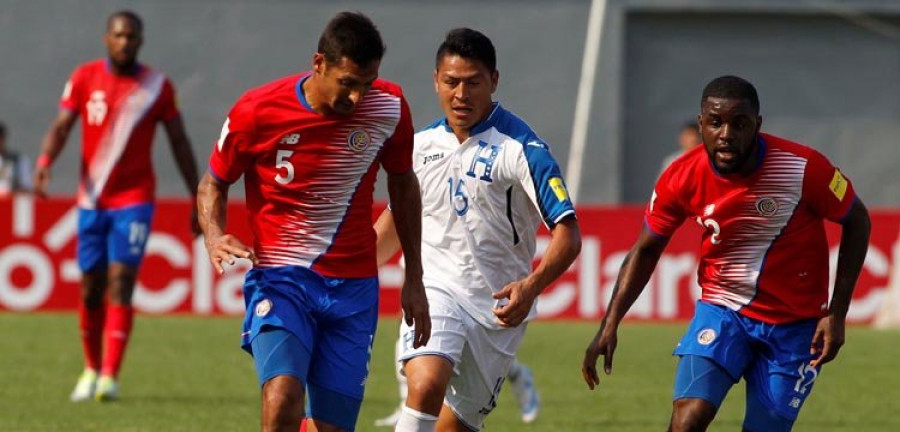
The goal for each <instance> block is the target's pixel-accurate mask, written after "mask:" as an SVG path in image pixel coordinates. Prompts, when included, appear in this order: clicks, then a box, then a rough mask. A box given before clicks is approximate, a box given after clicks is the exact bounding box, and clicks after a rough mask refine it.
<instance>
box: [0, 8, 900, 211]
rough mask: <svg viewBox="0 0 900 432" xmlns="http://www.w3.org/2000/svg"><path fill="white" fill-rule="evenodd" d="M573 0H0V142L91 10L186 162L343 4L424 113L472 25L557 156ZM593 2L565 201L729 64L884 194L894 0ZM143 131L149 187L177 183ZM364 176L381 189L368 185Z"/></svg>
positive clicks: (61, 184)
mask: <svg viewBox="0 0 900 432" xmlns="http://www.w3.org/2000/svg"><path fill="white" fill-rule="evenodd" d="M598 1H599V0H598ZM590 5H591V1H590V0H557V1H534V0H528V1H517V0H499V1H490V2H485V1H480V0H456V1H453V2H441V1H435V0H425V1H409V0H362V1H331V2H315V1H300V0H297V1H287V0H143V1H137V0H131V1H129V0H90V1H87V0H82V1H58V0H2V7H0V52H2V53H3V64H2V67H0V120H2V121H3V122H4V123H6V124H7V126H8V127H9V132H10V137H9V140H8V144H9V146H10V147H13V148H15V149H17V150H19V151H22V152H24V153H27V154H29V155H31V156H32V160H34V157H35V156H37V153H38V151H39V143H40V140H41V137H42V135H43V133H44V131H45V130H46V128H47V127H48V125H49V124H50V121H51V120H52V118H53V116H54V115H55V111H56V106H57V100H58V98H59V95H60V93H61V91H62V88H63V84H64V82H65V80H66V77H67V76H68V74H69V73H70V72H71V71H72V69H73V68H74V67H75V66H76V65H77V64H79V63H81V62H84V61H86V60H88V59H92V58H97V57H101V56H103V55H104V48H103V45H102V40H101V36H102V32H103V29H104V25H105V19H106V17H107V15H108V14H109V13H110V12H112V11H114V10H117V9H120V8H131V9H134V10H135V11H137V12H138V13H140V14H141V15H142V16H143V17H144V20H145V24H146V38H145V39H146V40H145V44H144V48H143V50H142V51H141V59H142V60H143V61H145V62H146V63H147V64H149V65H151V66H153V67H155V68H157V69H159V70H161V71H164V72H165V73H167V74H168V75H169V76H170V77H171V78H172V80H173V82H174V84H175V86H176V88H177V89H178V93H179V101H180V104H181V107H182V112H183V113H184V117H185V121H186V125H187V130H188V132H189V135H190V136H191V138H192V140H193V145H194V150H195V153H196V154H197V155H198V157H199V160H200V164H201V168H202V167H205V165H206V163H205V159H206V157H207V156H208V154H209V151H210V148H211V146H212V143H213V142H214V141H215V139H216V138H217V137H218V132H219V130H220V128H221V124H222V121H223V120H224V117H225V114H226V113H227V111H228V109H229V107H230V106H231V105H232V103H233V102H234V101H235V100H236V99H237V98H238V97H239V96H240V95H241V94H242V93H243V92H244V91H245V90H246V89H249V88H251V87H253V86H256V85H259V84H261V83H264V82H266V81H268V80H272V79H275V78H278V77H281V76H284V75H288V74H292V73H296V72H298V71H301V70H304V69H306V68H307V67H308V65H309V59H310V56H311V52H312V51H313V50H314V48H315V42H316V40H317V38H318V34H319V32H320V31H321V29H322V27H323V26H324V23H325V21H326V20H327V19H328V18H329V17H330V16H332V14H334V13H335V12H336V11H339V10H343V9H357V10H361V11H363V12H366V13H368V14H370V15H371V16H372V18H373V19H374V21H375V22H376V23H377V24H378V25H379V26H380V28H381V30H382V32H383V34H384V37H385V41H386V43H387V45H388V52H387V56H386V57H385V60H384V62H383V65H382V70H381V75H382V76H384V77H387V78H390V79H392V80H394V81H396V82H398V83H399V84H401V85H402V86H403V87H404V89H405V93H406V95H407V97H408V99H409V102H410V105H411V107H412V110H413V116H414V119H415V124H416V125H418V126H423V125H425V124H428V123H430V122H431V121H432V120H433V119H434V118H436V117H438V116H439V115H440V110H439V107H438V104H437V102H436V100H435V97H434V94H433V88H432V82H431V74H432V67H433V58H434V51H435V49H436V48H437V45H438V44H439V42H440V41H441V39H442V37H443V35H444V33H445V32H446V31H447V30H448V29H449V28H451V27H454V26H463V25H465V26H471V27H475V28H478V29H482V30H484V31H485V32H486V33H487V34H488V35H489V36H491V37H492V39H493V40H494V43H495V44H496V46H497V49H498V66H499V69H500V77H501V78H500V87H499V90H498V93H497V98H498V99H499V100H501V101H502V102H503V103H504V104H505V105H506V106H507V107H508V108H510V109H512V110H513V111H515V112H516V113H518V114H519V115H520V116H521V117H522V118H524V119H527V120H528V121H529V122H530V123H531V125H532V126H533V127H534V129H535V130H536V131H538V133H539V134H540V135H541V136H542V137H543V138H544V139H545V140H546V141H547V142H548V143H550V145H551V146H552V148H553V151H554V154H555V155H556V157H557V158H558V159H559V160H560V162H561V164H562V165H563V166H566V160H567V159H568V155H569V140H570V139H571V135H572V131H571V128H572V117H573V114H574V109H575V101H576V99H577V87H578V82H579V78H580V73H581V63H582V56H583V51H584V47H585V43H584V42H585V34H586V30H587V18H588V15H589V10H590ZM473 11H477V13H473ZM605 11H606V13H605V16H604V19H603V20H602V30H603V31H602V36H601V41H600V51H599V60H598V61H597V64H596V65H593V66H595V67H594V69H592V73H593V74H595V76H596V79H595V85H594V89H593V90H592V95H593V98H592V100H593V102H592V104H591V110H590V114H589V118H590V122H589V127H588V131H587V148H586V149H585V153H584V157H583V160H582V161H581V162H582V163H584V164H587V166H589V167H590V169H586V170H585V171H584V173H583V177H582V180H583V181H582V184H581V187H580V189H579V190H580V195H579V202H580V203H589V204H599V203H606V204H619V203H638V202H643V201H644V200H646V199H647V197H648V196H649V192H650V185H651V184H652V183H653V181H654V180H655V178H656V175H657V173H658V170H659V166H660V161H661V160H662V159H663V158H664V156H665V155H667V154H668V153H671V152H672V151H674V150H675V142H674V141H675V135H676V133H677V129H678V127H679V125H680V124H681V123H682V122H684V121H685V120H688V119H691V118H693V117H694V116H695V115H696V112H697V105H698V97H699V94H700V92H701V90H702V86H703V85H704V84H705V83H706V82H707V81H708V80H709V79H711V78H713V77H715V76H717V75H719V74H723V73H732V74H739V75H743V76H746V77H748V78H749V79H751V80H753V82H754V83H755V84H756V85H757V87H758V88H759V91H760V94H761V97H762V105H763V113H762V114H763V117H764V128H765V129H766V130H767V131H769V132H773V133H775V134H779V135H782V136H784V137H786V138H790V139H795V140H799V141H801V142H805V143H807V144H809V145H812V146H814V147H816V148H818V149H820V150H822V151H823V152H824V153H825V154H826V155H828V156H829V157H830V158H831V159H832V160H833V161H834V162H836V164H837V165H839V166H841V168H842V169H843V170H844V171H845V172H846V173H847V174H848V175H849V176H850V178H852V179H853V180H854V182H855V184H856V189H857V191H858V192H859V194H860V196H862V197H863V198H864V199H865V200H866V203H867V204H869V205H879V206H898V205H900V171H898V170H896V169H895V168H894V165H895V164H896V162H897V161H898V160H900V146H898V145H897V140H896V137H897V136H900V121H898V120H897V119H900V97H898V95H900V80H897V79H896V77H898V76H900V2H898V1H895V0H842V1H829V0H823V1H808V0H607V1H606V8H605ZM159 135H160V136H158V137H157V141H158V142H157V145H156V146H155V150H154V161H155V165H156V168H157V171H158V181H159V192H160V195H162V196H184V194H185V192H184V186H183V185H182V182H181V179H180V177H179V176H178V175H177V170H176V167H175V164H174V163H173V162H172V157H171V155H170V151H169V146H168V145H166V144H165V142H163V141H164V140H165V139H164V138H163V137H162V136H161V135H163V134H159ZM77 137H78V131H77V130H76V131H75V133H73V136H72V139H70V143H69V145H68V147H67V148H66V149H65V151H64V152H63V154H62V156H61V158H60V160H59V161H58V162H57V163H56V165H55V166H54V182H53V183H52V185H51V192H52V193H55V194H72V193H74V186H72V185H73V184H75V183H76V181H77V179H78V172H77V170H78V167H79V163H78V158H77V149H78V145H79V143H78V138H77ZM235 187H236V188H237V189H240V188H241V187H242V185H240V184H238V185H236V186H235ZM379 193H380V196H382V197H384V196H385V195H384V188H383V187H381V188H380V189H379ZM233 194H234V195H240V190H236V191H234V193H233Z"/></svg>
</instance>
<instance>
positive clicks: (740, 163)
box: [582, 76, 870, 432]
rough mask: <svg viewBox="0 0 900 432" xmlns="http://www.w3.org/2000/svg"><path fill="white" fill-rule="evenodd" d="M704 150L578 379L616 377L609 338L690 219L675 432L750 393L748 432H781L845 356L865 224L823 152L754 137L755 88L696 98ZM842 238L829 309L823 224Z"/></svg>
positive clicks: (740, 83)
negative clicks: (688, 300)
mask: <svg viewBox="0 0 900 432" xmlns="http://www.w3.org/2000/svg"><path fill="white" fill-rule="evenodd" d="M698 120H699V125H700V133H701V135H702V137H703V143H704V145H702V146H698V147H696V148H694V149H693V150H691V151H689V152H688V153H687V154H685V155H684V156H682V157H681V158H679V159H678V160H676V161H675V162H674V163H673V164H672V165H671V166H670V167H669V168H668V169H667V170H666V171H665V172H664V173H663V174H662V176H661V177H660V179H659V180H658V181H657V183H656V187H655V189H654V191H653V195H652V198H651V199H650V203H649V204H648V206H647V209H646V212H645V227H644V230H643V231H642V232H641V234H640V236H639V237H638V240H637V242H636V243H635V245H634V247H633V248H632V249H631V252H630V253H629V254H628V256H627V258H626V259H625V262H624V263H623V264H622V270H621V271H620V272H619V278H618V281H617V283H616V288H615V291H614V293H613V296H612V299H611V300H610V303H609V307H608V309H607V313H606V316H605V317H604V318H603V322H602V323H601V326H600V330H599V331H598V332H597V335H596V336H595V337H594V339H593V340H592V341H591V343H590V344H589V345H588V347H587V351H586V352H585V356H584V363H583V365H582V373H583V375H584V379H585V381H586V382H587V384H588V386H589V387H590V388H591V389H593V388H594V386H596V385H597V384H599V377H598V374H597V370H596V362H597V359H598V357H599V356H601V355H602V356H604V371H605V372H606V373H607V374H609V373H611V371H612V361H613V354H614V352H615V349H616V344H617V330H618V327H619V324H620V323H621V321H622V318H623V317H624V316H625V313H626V312H627V311H628V309H629V308H630V307H631V305H632V304H633V303H634V301H635V300H636V299H637V298H638V296H639V295H640V293H641V291H642V290H643V288H644V286H645V285H646V283H647V281H648V279H649V278H650V276H651V274H652V273H653V269H654V267H655V266H656V263H657V261H658V260H659V257H660V255H661V254H662V251H663V249H664V248H665V247H666V244H667V242H668V239H669V237H670V236H671V235H672V234H673V233H674V232H675V230H676V229H677V228H678V227H679V226H680V225H681V223H682V222H684V221H685V220H686V219H691V220H695V221H696V222H697V223H698V224H699V225H701V226H702V227H703V228H704V229H705V232H704V233H703V238H702V246H701V255H700V265H699V269H698V277H699V282H700V286H701V287H702V290H703V291H702V297H701V299H700V301H699V302H698V303H697V310H696V312H695V315H694V319H693V320H692V322H691V325H690V327H689V328H688V330H687V333H686V334H685V335H684V337H683V338H682V340H681V342H680V343H679V344H678V346H677V347H676V348H675V352H674V354H675V355H677V356H679V357H680V360H679V362H678V367H677V372H676V376H675V386H674V396H673V412H672V418H671V423H670V426H669V428H670V429H669V430H671V431H702V430H706V428H707V427H708V426H709V424H710V423H711V422H712V420H713V418H714V417H715V415H716V411H717V410H718V408H719V405H720V404H721V402H722V400H723V399H724V398H725V395H726V394H727V393H728V391H729V389H730V388H731V386H732V385H733V384H734V383H736V382H737V381H738V380H739V379H740V378H743V379H744V380H745V381H746V382H747V395H746V415H745V417H744V424H743V430H745V431H752V432H757V431H766V432H778V431H789V430H791V428H792V427H793V424H794V421H795V420H796V418H797V415H798V413H799V411H800V408H801V406H802V405H803V402H804V401H805V400H806V398H807V397H808V396H809V394H810V391H811V390H812V386H813V383H814V381H815V380H816V378H817V377H818V376H819V373H820V372H821V369H822V365H823V364H825V363H828V362H829V361H831V360H833V359H834V358H835V356H837V353H838V350H839V349H840V348H841V346H842V345H843V344H844V320H845V317H846V315H847V310H848V308H849V306H850V299H851V297H852V294H853V288H854V286H855V285H856V280H857V277H858V276H859V272H860V269H861V268H862V264H863V260H864V259H865V255H866V251H867V249H868V239H869V231H870V223H869V216H868V213H867V211H866V208H865V206H864V205H863V203H862V201H861V200H860V199H859V197H857V196H856V194H855V192H854V190H853V185H852V184H851V183H850V181H849V180H848V179H847V178H846V177H845V176H844V174H843V173H842V172H841V171H840V170H838V169H837V168H835V167H834V166H833V165H832V164H831V163H830V162H829V161H828V160H827V159H826V158H825V157H824V156H823V155H822V154H821V153H819V152H817V151H815V150H813V149H811V148H809V147H806V146H803V145H800V144H797V143H794V142H791V141H788V140H785V139H782V138H778V137H775V136H772V135H768V134H765V133H761V132H760V127H761V125H762V117H760V115H759V99H758V96H757V93H756V89H755V88H754V87H753V85H752V84H750V83H749V82H747V81H746V80H743V79H741V78H738V77H734V76H723V77H719V78H716V79H714V80H713V81H711V82H710V83H709V84H708V85H707V86H706V88H705V89H704V91H703V95H702V98H701V103H700V115H699V117H698ZM826 219H827V220H829V221H832V222H836V223H839V224H841V225H842V226H843V232H842V236H841V245H840V253H839V258H838V264H837V278H836V280H835V284H834V295H833V297H832V299H831V301H830V302H829V300H828V244H827V242H826V238H825V227H824V220H826Z"/></svg>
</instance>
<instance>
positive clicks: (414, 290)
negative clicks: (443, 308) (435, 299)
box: [400, 275, 431, 348]
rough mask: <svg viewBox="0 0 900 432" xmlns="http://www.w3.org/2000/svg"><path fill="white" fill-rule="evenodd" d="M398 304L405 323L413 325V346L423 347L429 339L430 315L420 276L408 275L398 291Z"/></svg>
mask: <svg viewBox="0 0 900 432" xmlns="http://www.w3.org/2000/svg"><path fill="white" fill-rule="evenodd" d="M400 305H401V306H402V307H403V319H404V320H406V325H408V326H410V327H413V330H414V336H413V348H419V347H423V346H425V345H426V344H427V343H428V340H429V339H431V315H430V314H429V313H428V297H426V296H425V287H424V286H422V279H421V278H418V279H416V278H414V277H409V276H408V275H407V277H406V280H405V281H404V282H403V289H402V291H400Z"/></svg>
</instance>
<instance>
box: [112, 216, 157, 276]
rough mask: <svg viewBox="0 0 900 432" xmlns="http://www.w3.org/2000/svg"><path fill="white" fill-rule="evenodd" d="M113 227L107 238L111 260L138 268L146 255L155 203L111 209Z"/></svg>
mask: <svg viewBox="0 0 900 432" xmlns="http://www.w3.org/2000/svg"><path fill="white" fill-rule="evenodd" d="M108 213H109V216H110V219H111V223H112V229H111V231H110V235H109V237H108V239H107V241H108V248H109V260H110V261H111V262H117V263H122V264H125V265H127V266H129V267H133V268H135V269H136V268H137V267H138V266H139V265H140V264H141V259H143V257H144V249H145V248H146V246H147V240H148V239H149V238H150V225H151V223H152V222H153V204H150V203H147V204H138V205H134V206H129V207H125V208H121V209H116V210H110V211H109V212H108Z"/></svg>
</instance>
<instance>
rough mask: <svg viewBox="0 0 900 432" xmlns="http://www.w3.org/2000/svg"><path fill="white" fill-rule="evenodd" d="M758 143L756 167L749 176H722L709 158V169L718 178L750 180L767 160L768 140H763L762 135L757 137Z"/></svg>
mask: <svg viewBox="0 0 900 432" xmlns="http://www.w3.org/2000/svg"><path fill="white" fill-rule="evenodd" d="M756 142H757V144H758V147H757V148H758V149H759V151H758V152H756V165H754V166H753V169H752V170H750V172H749V173H748V174H747V175H745V176H740V177H734V176H730V175H725V174H722V173H720V172H719V170H717V169H716V165H715V164H714V163H713V162H712V160H711V159H709V158H708V157H707V158H706V159H707V161H708V162H709V167H710V168H712V170H713V173H714V174H715V175H716V177H719V178H724V179H729V180H734V179H738V178H748V177H750V176H752V175H753V174H755V173H756V171H757V170H758V169H759V167H760V165H762V163H763V160H765V158H766V140H765V139H764V138H763V135H762V134H758V135H757V136H756Z"/></svg>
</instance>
